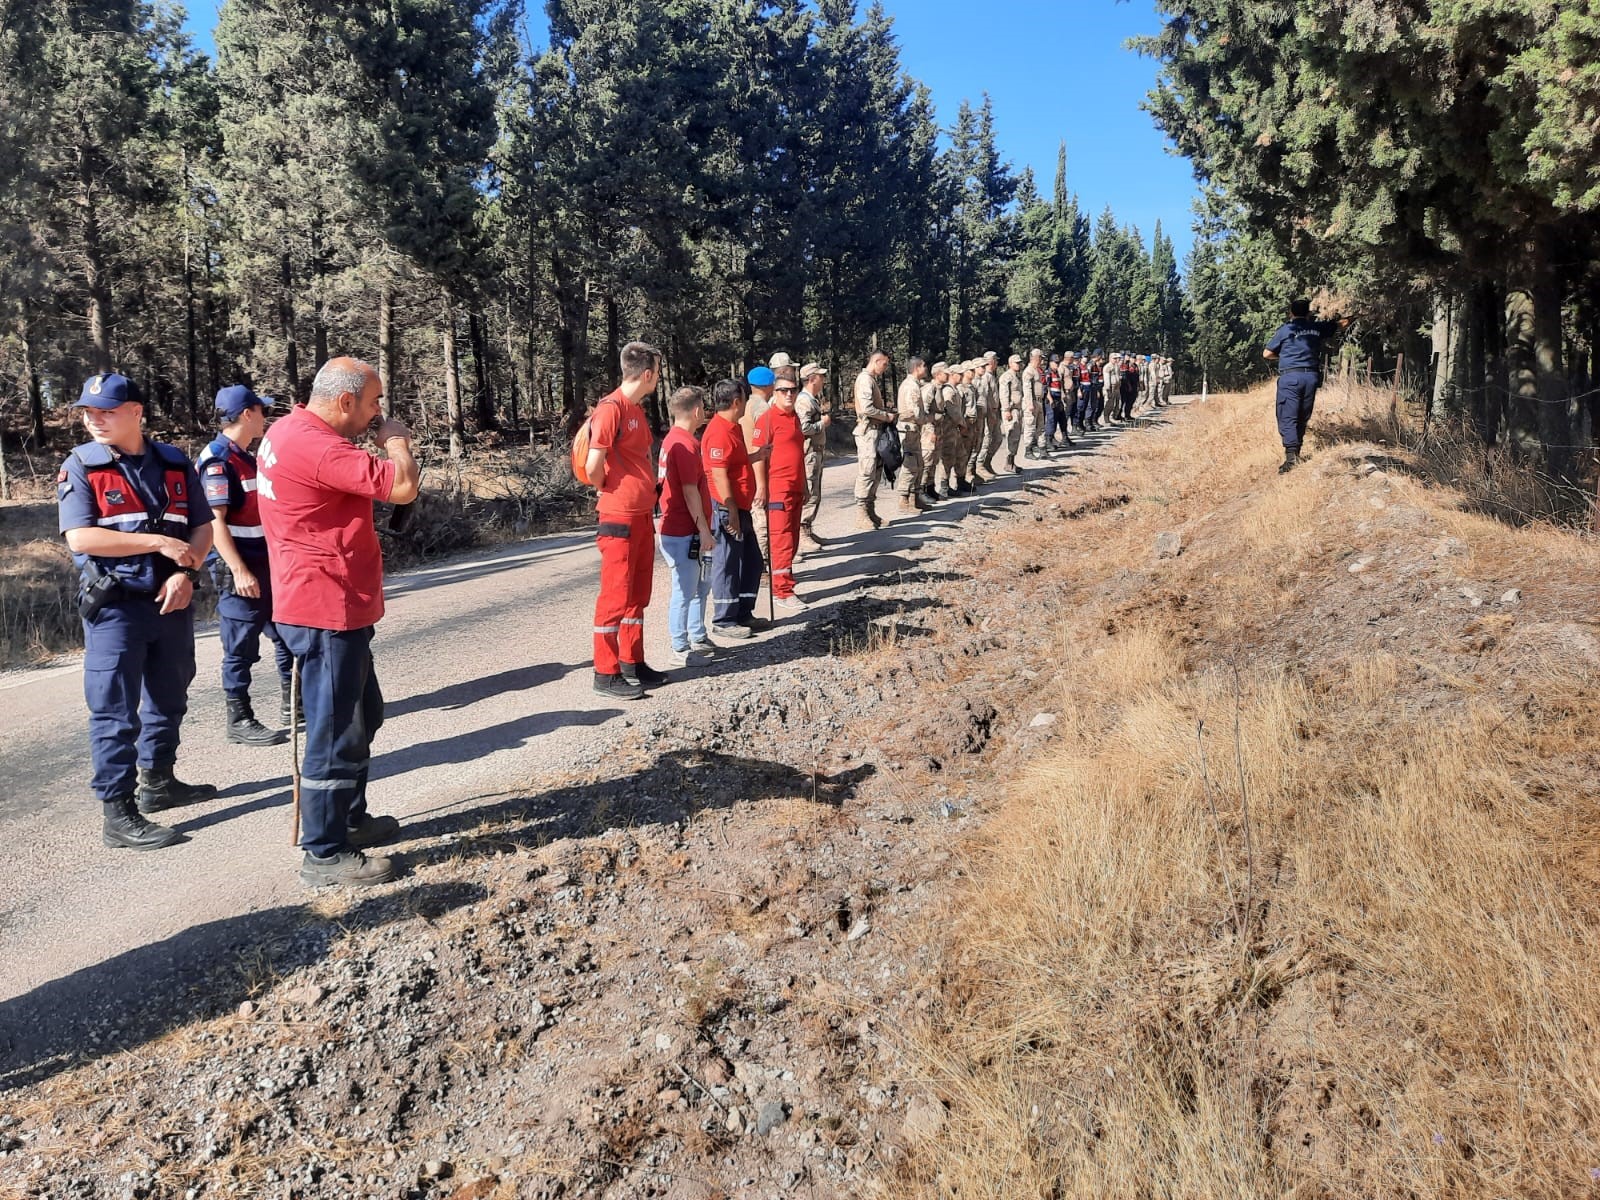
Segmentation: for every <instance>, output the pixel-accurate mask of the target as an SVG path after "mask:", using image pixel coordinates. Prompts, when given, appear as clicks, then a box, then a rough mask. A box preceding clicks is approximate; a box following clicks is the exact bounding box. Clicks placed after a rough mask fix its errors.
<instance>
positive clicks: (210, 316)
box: [200, 241, 222, 396]
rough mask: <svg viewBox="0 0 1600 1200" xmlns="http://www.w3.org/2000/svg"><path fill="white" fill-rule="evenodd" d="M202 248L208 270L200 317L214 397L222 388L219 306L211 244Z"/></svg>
mask: <svg viewBox="0 0 1600 1200" xmlns="http://www.w3.org/2000/svg"><path fill="white" fill-rule="evenodd" d="M200 248H201V252H202V255H203V260H202V261H204V263H205V268H206V282H205V293H204V295H203V296H202V297H201V301H200V316H201V321H202V323H203V324H204V325H205V331H206V380H207V386H206V391H207V393H208V394H210V395H213V396H214V395H216V394H217V392H218V391H219V390H220V389H221V387H222V382H221V379H220V378H219V377H220V376H221V374H222V364H221V362H220V361H219V357H220V356H219V354H218V351H217V304H216V293H215V291H214V290H213V288H212V283H211V243H210V242H209V241H207V242H202V243H201V246H200Z"/></svg>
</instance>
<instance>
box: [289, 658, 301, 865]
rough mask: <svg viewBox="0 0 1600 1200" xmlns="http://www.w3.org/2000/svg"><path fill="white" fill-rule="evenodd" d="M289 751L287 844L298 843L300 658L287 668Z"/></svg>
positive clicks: (293, 844)
mask: <svg viewBox="0 0 1600 1200" xmlns="http://www.w3.org/2000/svg"><path fill="white" fill-rule="evenodd" d="M289 753H290V755H292V756H293V759H294V776H293V778H294V817H293V821H294V823H293V824H292V825H291V826H290V827H289V845H291V846H298V845H299V844H300V660H299V659H298V658H297V659H295V660H294V666H292V667H291V668H290V669H289Z"/></svg>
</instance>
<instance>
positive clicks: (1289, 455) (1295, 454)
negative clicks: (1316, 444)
mask: <svg viewBox="0 0 1600 1200" xmlns="http://www.w3.org/2000/svg"><path fill="white" fill-rule="evenodd" d="M1299 461H1300V448H1299V447H1298V446H1285V447H1284V448H1283V465H1282V466H1280V467H1279V468H1278V474H1279V475H1287V474H1288V473H1289V472H1290V471H1292V470H1294V467H1295V464H1296V463H1298V462H1299Z"/></svg>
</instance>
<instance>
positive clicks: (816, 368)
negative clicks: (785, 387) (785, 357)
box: [800, 362, 828, 382]
mask: <svg viewBox="0 0 1600 1200" xmlns="http://www.w3.org/2000/svg"><path fill="white" fill-rule="evenodd" d="M827 373H828V368H827V367H825V366H823V365H822V364H821V363H814V362H810V363H807V364H806V365H805V366H803V367H801V368H800V379H801V382H804V381H805V380H807V379H810V378H811V377H812V376H813V375H826V374H827Z"/></svg>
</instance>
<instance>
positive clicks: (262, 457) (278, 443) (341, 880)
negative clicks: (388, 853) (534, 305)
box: [256, 358, 420, 887]
mask: <svg viewBox="0 0 1600 1200" xmlns="http://www.w3.org/2000/svg"><path fill="white" fill-rule="evenodd" d="M382 397H383V385H382V383H380V382H379V380H378V374H377V372H376V371H374V370H373V369H372V368H371V367H369V366H368V365H367V364H366V363H363V362H358V361H356V360H355V359H351V358H334V359H330V360H329V361H328V362H326V363H324V364H323V366H322V369H321V370H319V371H318V372H317V377H316V379H315V380H314V381H313V382H312V384H311V400H310V402H309V403H308V404H305V405H303V406H300V407H297V408H295V410H294V411H293V412H291V413H290V414H289V415H288V416H286V417H284V418H283V419H282V420H280V421H279V422H278V423H277V424H276V425H274V426H273V427H272V429H271V431H270V432H269V433H268V434H267V436H266V438H265V440H264V441H262V443H261V449H260V451H259V452H258V454H257V455H256V463H257V465H258V467H259V468H260V474H259V476H258V478H259V480H260V483H259V494H260V497H261V520H262V524H263V526H264V527H265V529H266V535H267V552H268V554H269V555H270V557H271V561H272V581H273V609H272V619H273V621H274V623H275V624H276V625H277V626H278V632H279V634H281V635H282V637H283V640H284V641H285V642H286V643H287V644H288V646H289V649H290V650H291V651H292V652H293V654H294V657H295V661H296V662H297V663H298V664H299V669H300V693H301V697H302V699H303V701H304V705H305V714H306V743H305V761H304V763H303V765H302V768H301V775H300V791H301V809H300V846H301V849H303V850H304V851H305V857H304V860H303V861H302V862H301V865H300V879H301V882H303V883H305V884H306V885H307V886H309V887H320V886H322V885H325V884H346V885H351V886H356V885H363V884H373V883H387V882H388V881H389V880H390V879H392V878H393V877H394V866H393V864H392V863H391V862H390V861H389V860H388V859H387V858H381V857H376V856H375V857H372V858H368V857H367V856H366V855H365V854H363V853H362V847H365V846H371V845H375V844H377V843H378V842H381V841H384V840H386V839H388V838H390V837H393V836H394V834H395V832H396V831H397V830H398V829H399V822H397V821H396V820H395V819H394V818H393V817H375V816H373V815H371V814H370V813H368V811H367V774H368V770H369V768H370V766H371V762H372V759H371V754H372V735H373V734H375V733H376V732H377V731H378V727H379V726H380V725H381V724H382V723H383V693H382V692H380V691H379V690H378V677H377V674H376V672H375V671H374V670H373V663H372V634H373V628H374V626H376V625H377V623H378V620H379V619H380V618H381V617H382V616H383V552H382V551H381V550H380V549H379V548H378V533H377V529H376V527H375V526H374V524H373V512H372V502H373V501H374V500H386V501H388V502H389V503H391V504H406V503H409V502H410V501H412V500H414V499H416V496H417V488H418V480H419V476H420V472H419V470H418V468H417V461H416V459H415V458H414V457H412V454H411V431H410V430H408V429H407V428H406V427H405V426H404V425H403V424H402V423H401V422H399V421H397V420H395V419H394V418H393V417H386V418H384V419H383V421H382V424H381V425H379V426H378V431H377V442H378V444H379V445H381V446H382V447H383V448H384V450H385V451H386V452H387V453H388V458H387V459H381V458H377V457H375V456H373V455H372V454H369V453H368V452H367V451H366V450H365V449H363V448H361V447H360V446H357V445H355V444H354V439H355V438H358V437H360V436H361V435H362V434H364V433H365V432H366V431H367V430H368V429H370V428H371V427H372V426H373V425H374V424H377V423H378V419H379V416H380V412H381V409H380V401H381V399H382Z"/></svg>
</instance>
